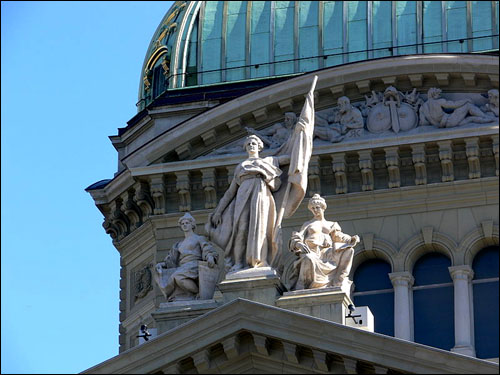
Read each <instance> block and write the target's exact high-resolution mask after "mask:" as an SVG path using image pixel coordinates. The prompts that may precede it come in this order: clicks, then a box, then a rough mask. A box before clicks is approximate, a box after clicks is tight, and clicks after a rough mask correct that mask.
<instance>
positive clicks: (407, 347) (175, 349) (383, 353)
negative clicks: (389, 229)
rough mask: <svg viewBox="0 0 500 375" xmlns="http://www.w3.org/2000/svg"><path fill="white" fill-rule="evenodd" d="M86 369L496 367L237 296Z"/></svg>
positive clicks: (218, 370)
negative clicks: (235, 298)
mask: <svg viewBox="0 0 500 375" xmlns="http://www.w3.org/2000/svg"><path fill="white" fill-rule="evenodd" d="M83 373H92V374H99V373H130V374H133V373H136V374H137V373H167V374H168V373H170V374H172V373H393V374H397V373H471V374H472V373H483V374H486V373H492V374H493V373H498V364H495V363H492V362H488V361H484V360H479V359H475V358H471V357H467V356H463V355H459V354H455V353H451V352H448V351H445V350H440V349H436V348H432V347H428V346H425V345H421V344H416V343H413V342H409V341H405V340H401V339H397V338H394V337H390V336H385V335H381V334H376V333H370V332H366V331H363V330H359V329H356V328H351V327H347V326H344V325H341V324H337V323H333V322H330V321H327V320H323V319H318V318H314V317H311V316H308V315H304V314H300V313H295V312H291V311H288V310H284V309H281V308H278V307H273V306H269V305H264V304H260V303H256V302H250V301H247V300H243V299H238V300H235V301H233V302H230V303H227V304H225V305H223V306H221V307H219V308H217V309H215V310H213V311H211V312H209V313H206V314H204V315H202V316H200V317H199V318H197V319H194V320H192V321H189V322H188V323H186V324H183V325H181V326H178V327H176V328H174V329H172V330H170V331H167V332H165V333H163V334H161V335H160V336H158V337H156V338H154V339H152V340H150V341H149V342H147V343H145V344H142V345H140V346H138V347H135V348H133V349H130V350H127V351H125V352H123V353H122V354H120V355H118V356H116V357H113V358H111V359H109V360H107V361H105V362H103V363H101V364H99V365H97V366H94V367H92V368H89V369H88V370H86V371H84V372H83Z"/></svg>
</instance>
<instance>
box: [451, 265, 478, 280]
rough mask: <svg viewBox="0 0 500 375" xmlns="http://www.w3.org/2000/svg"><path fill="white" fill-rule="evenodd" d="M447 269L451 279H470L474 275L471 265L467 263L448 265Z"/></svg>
mask: <svg viewBox="0 0 500 375" xmlns="http://www.w3.org/2000/svg"><path fill="white" fill-rule="evenodd" d="M448 271H450V275H451V278H452V279H453V281H455V280H467V281H471V280H472V278H473V277H474V271H473V270H472V268H471V266H467V265H463V266H453V267H448Z"/></svg>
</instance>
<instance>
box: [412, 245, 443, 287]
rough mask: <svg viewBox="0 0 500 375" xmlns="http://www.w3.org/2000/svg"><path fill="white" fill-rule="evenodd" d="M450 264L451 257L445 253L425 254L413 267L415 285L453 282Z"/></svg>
mask: <svg viewBox="0 0 500 375" xmlns="http://www.w3.org/2000/svg"><path fill="white" fill-rule="evenodd" d="M449 266H451V262H450V259H448V258H447V257H446V256H444V255H443V254H439V253H430V254H425V255H424V256H423V257H421V258H420V259H419V260H418V261H417V262H416V263H415V266H414V267H413V277H414V278H415V284H414V285H415V286H417V285H429V284H442V283H451V282H452V280H451V276H450V272H449V271H448V267H449Z"/></svg>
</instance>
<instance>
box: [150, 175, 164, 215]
mask: <svg viewBox="0 0 500 375" xmlns="http://www.w3.org/2000/svg"><path fill="white" fill-rule="evenodd" d="M150 183H151V195H152V197H153V201H154V210H153V214H154V215H163V214H164V213H165V185H164V183H163V175H162V174H157V175H152V176H150Z"/></svg>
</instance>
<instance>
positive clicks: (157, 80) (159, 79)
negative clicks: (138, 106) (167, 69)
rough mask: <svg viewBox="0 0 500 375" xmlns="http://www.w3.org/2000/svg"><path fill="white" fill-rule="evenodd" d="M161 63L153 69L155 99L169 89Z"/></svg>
mask: <svg viewBox="0 0 500 375" xmlns="http://www.w3.org/2000/svg"><path fill="white" fill-rule="evenodd" d="M163 73H164V69H163V67H162V65H161V64H160V63H158V65H157V66H155V68H154V69H153V99H156V98H157V97H158V96H160V95H161V94H162V93H163V92H164V91H165V90H166V89H167V79H166V77H165V74H163Z"/></svg>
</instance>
